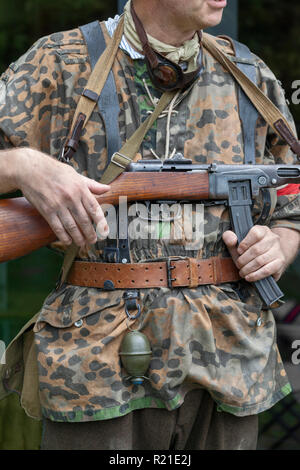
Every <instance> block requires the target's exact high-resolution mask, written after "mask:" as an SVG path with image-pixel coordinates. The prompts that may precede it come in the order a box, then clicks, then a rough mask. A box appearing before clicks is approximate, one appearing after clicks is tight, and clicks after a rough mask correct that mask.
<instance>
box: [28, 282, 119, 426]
mask: <svg viewBox="0 0 300 470" xmlns="http://www.w3.org/2000/svg"><path fill="white" fill-rule="evenodd" d="M122 294H123V292H122V291H110V292H103V291H99V290H98V289H90V288H89V289H86V288H74V287H73V286H67V287H65V288H63V289H62V290H61V291H60V292H58V293H55V292H54V293H53V294H52V295H50V296H49V297H48V298H47V299H46V301H45V303H44V305H43V307H42V309H41V311H40V314H39V317H38V320H37V322H36V325H35V327H34V334H35V344H36V348H37V358H38V369H39V389H40V399H41V405H42V411H43V415H44V416H46V417H48V418H50V419H53V420H55V421H66V420H67V421H68V420H72V421H74V420H75V421H81V420H88V418H89V416H91V414H93V413H94V411H95V409H98V408H99V406H101V407H106V406H108V405H109V404H111V403H112V402H113V400H114V399H113V396H114V394H113V390H114V389H116V387H118V384H119V383H121V380H122V379H121V367H120V359H119V354H118V353H119V348H120V344H121V341H122V339H123V336H124V334H125V332H126V331H128V330H127V322H126V318H127V317H126V314H125V312H124V300H123V298H122Z"/></svg>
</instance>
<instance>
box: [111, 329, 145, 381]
mask: <svg viewBox="0 0 300 470" xmlns="http://www.w3.org/2000/svg"><path fill="white" fill-rule="evenodd" d="M119 355H120V356H121V362H122V365H123V367H124V368H125V369H126V371H127V372H128V373H129V374H130V376H129V377H127V378H128V379H130V380H131V382H132V383H133V384H134V385H141V384H142V383H143V382H144V379H147V377H145V375H144V374H145V373H146V371H147V369H148V367H149V364H150V361H151V356H152V351H151V347H150V343H149V340H148V338H147V336H145V335H144V334H143V333H140V332H139V331H137V330H135V331H130V332H129V333H126V335H125V336H124V338H123V341H122V344H121V348H120V352H119Z"/></svg>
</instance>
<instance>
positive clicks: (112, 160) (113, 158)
mask: <svg viewBox="0 0 300 470" xmlns="http://www.w3.org/2000/svg"><path fill="white" fill-rule="evenodd" d="M116 155H120V156H121V157H123V158H124V159H125V160H127V161H128V164H129V163H131V161H132V160H131V158H129V157H127V156H126V155H123V154H122V153H120V152H115V153H114V154H113V156H112V157H111V162H112V163H114V164H115V165H117V166H119V167H120V168H123V170H126V168H127V165H125V166H124V165H122V163H119V162H116V161H115V156H116Z"/></svg>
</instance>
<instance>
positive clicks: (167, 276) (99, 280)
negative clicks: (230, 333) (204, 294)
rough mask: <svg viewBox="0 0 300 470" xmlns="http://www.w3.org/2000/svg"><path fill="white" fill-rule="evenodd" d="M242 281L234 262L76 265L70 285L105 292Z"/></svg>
mask: <svg viewBox="0 0 300 470" xmlns="http://www.w3.org/2000/svg"><path fill="white" fill-rule="evenodd" d="M239 279H241V278H240V276H239V273H238V270H237V268H236V266H235V264H234V263H233V261H232V259H231V258H209V259H194V258H186V259H180V260H179V259H170V260H169V261H167V262H166V261H161V262H160V261H156V262H152V263H135V264H119V263H94V262H89V261H75V262H74V263H73V266H72V268H71V270H70V272H69V275H68V278H67V282H68V283H69V284H72V285H75V286H82V287H98V288H103V289H107V290H110V289H114V288H115V289H143V288H153V287H190V288H193V287H197V286H199V285H205V284H214V285H217V284H222V283H225V282H236V281H238V280H239Z"/></svg>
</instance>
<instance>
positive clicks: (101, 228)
mask: <svg viewBox="0 0 300 470" xmlns="http://www.w3.org/2000/svg"><path fill="white" fill-rule="evenodd" d="M83 204H84V207H85V209H86V211H87V213H88V214H89V216H90V218H91V220H92V221H93V222H94V224H95V226H96V232H95V230H94V233H95V236H96V239H97V238H98V239H105V238H107V236H108V234H109V227H108V224H107V221H106V219H105V217H104V213H103V210H102V208H101V206H100V204H98V202H97V201H96V199H95V197H94V196H93V195H90V196H89V197H85V198H84V200H83Z"/></svg>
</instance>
